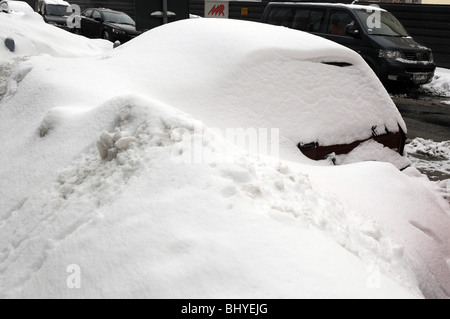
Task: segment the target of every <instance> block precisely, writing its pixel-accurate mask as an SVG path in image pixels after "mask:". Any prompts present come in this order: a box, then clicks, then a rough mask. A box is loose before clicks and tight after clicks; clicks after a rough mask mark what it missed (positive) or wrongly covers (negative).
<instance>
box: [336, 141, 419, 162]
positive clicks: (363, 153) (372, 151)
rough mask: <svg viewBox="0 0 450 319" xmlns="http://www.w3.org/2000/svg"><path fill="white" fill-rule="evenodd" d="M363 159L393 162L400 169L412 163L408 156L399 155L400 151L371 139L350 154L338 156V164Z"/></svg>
mask: <svg viewBox="0 0 450 319" xmlns="http://www.w3.org/2000/svg"><path fill="white" fill-rule="evenodd" d="M361 161H380V162H387V163H392V164H393V165H394V166H395V167H397V168H398V169H403V168H405V167H408V166H409V165H410V164H411V161H410V160H409V159H408V157H407V156H398V153H397V152H395V151H393V150H391V149H390V148H388V147H385V146H383V145H382V144H380V143H378V142H376V141H373V140H369V141H366V142H364V143H361V144H360V145H359V146H358V147H356V148H355V149H354V150H353V151H351V152H350V153H348V154H343V155H338V156H336V164H338V165H342V164H352V163H358V162H361Z"/></svg>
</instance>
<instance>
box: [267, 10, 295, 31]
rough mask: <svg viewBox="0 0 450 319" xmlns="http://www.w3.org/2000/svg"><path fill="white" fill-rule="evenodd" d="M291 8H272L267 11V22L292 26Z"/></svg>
mask: <svg viewBox="0 0 450 319" xmlns="http://www.w3.org/2000/svg"><path fill="white" fill-rule="evenodd" d="M292 20H293V17H292V9H291V8H276V7H275V8H272V10H271V11H270V13H269V18H268V19H267V23H269V24H273V25H281V26H284V27H291V26H292Z"/></svg>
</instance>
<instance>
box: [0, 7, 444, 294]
mask: <svg viewBox="0 0 450 319" xmlns="http://www.w3.org/2000/svg"><path fill="white" fill-rule="evenodd" d="M8 19H12V18H10V17H8V18H5V16H4V15H0V23H3V25H4V24H5V23H6V22H5V21H8V22H9V23H11V21H12V20H8ZM14 23H15V24H17V28H22V29H21V30H22V31H21V32H25V33H28V32H30V33H31V32H32V31H31V30H27V29H26V25H27V23H28V22H24V21H23V20H20V19H15V20H14ZM40 23H41V22H37V21H35V22H33V24H31V25H34V24H36V25H37V26H36V29H38V28H43V29H45V30H46V32H49V33H50V34H52V35H55V36H63V35H62V34H61V33H60V31H56V30H55V29H54V28H52V27H51V26H45V25H44V24H42V25H41V24H40ZM16 32H19V31H16ZM53 32H55V33H53ZM12 36H13V37H14V36H15V35H14V33H13V34H12ZM46 37H47V36H46V35H45V33H43V34H41V33H39V34H37V35H36V38H35V39H33V41H37V42H45V41H44V40H45V39H46ZM16 38H17V37H16ZM66 40H67V41H69V40H70V42H71V43H72V44H73V48H74V50H70V52H67V51H66V53H64V52H65V51H64V50H63V49H62V48H61V47H60V46H65V44H61V43H60V42H59V41H56V42H54V43H51V45H50V46H51V47H50V48H43V47H40V49H42V52H39V50H31V51H27V52H26V53H25V54H26V55H21V54H19V52H20V51H17V52H16V53H14V55H12V53H11V52H9V51H2V52H1V54H0V57H1V58H2V59H3V61H4V63H3V64H2V68H3V69H2V78H1V79H0V93H1V92H3V94H2V96H0V98H1V102H0V135H1V136H2V139H1V141H0V148H1V149H2V152H1V154H0V198H1V201H0V296H1V297H4V298H14V297H33V298H36V297H37V298H45V297H56V298H59V297H75V298H98V297H124V298H303V297H304V298H315V297H317V298H327V297H329V298H420V297H423V296H425V297H436V298H441V297H446V296H448V295H449V291H450V269H449V265H448V260H449V259H450V248H449V243H450V238H449V236H450V235H449V233H448V231H447V230H448V229H449V227H450V221H449V215H450V214H449V208H448V205H447V203H445V201H444V200H443V199H442V198H439V196H438V194H436V193H434V192H433V191H432V187H430V186H429V183H430V182H429V181H428V180H427V179H426V178H425V177H424V176H423V175H421V174H420V173H419V172H418V171H417V170H415V169H413V168H411V169H408V170H407V171H406V172H405V173H403V172H400V171H398V170H397V169H395V168H394V167H393V166H392V165H391V164H386V163H373V162H366V163H359V164H351V165H343V166H340V167H331V166H329V165H328V164H327V163H326V162H325V163H324V162H322V163H315V162H312V161H309V160H307V159H305V158H304V157H302V155H301V154H300V152H299V151H298V149H296V143H297V142H298V141H297V138H298V136H300V135H301V136H306V137H311V138H313V137H317V138H319V139H320V140H321V141H324V142H325V141H328V142H330V143H334V142H336V141H345V140H347V139H352V138H354V137H355V136H356V135H358V136H359V135H360V134H366V133H365V132H366V131H365V127H366V126H365V125H366V124H372V125H374V124H375V125H379V127H380V129H381V128H382V127H384V128H388V129H394V126H395V128H397V129H398V125H399V124H400V125H401V126H404V123H403V121H402V120H401V117H400V115H399V114H398V112H397V111H396V110H395V106H393V104H392V101H391V100H390V99H389V97H388V95H387V93H386V92H385V91H384V90H383V89H382V88H381V85H379V82H377V81H378V80H376V77H375V75H373V74H372V73H370V72H369V71H370V70H369V69H368V67H367V66H366V65H365V64H364V63H363V62H362V60H361V59H360V58H359V57H358V56H357V55H356V54H354V53H352V52H351V51H349V50H347V49H345V48H342V47H340V46H338V45H335V44H333V43H330V42H328V41H326V40H323V39H318V38H316V37H314V36H311V35H306V34H303V33H301V32H295V31H293V30H287V29H283V28H277V27H273V26H267V25H259V24H256V23H249V22H241V21H220V20H219V21H218V20H214V19H213V20H203V19H195V20H192V21H181V22H177V23H172V24H169V25H166V26H164V27H161V28H158V29H155V30H152V31H150V32H148V33H146V34H144V35H143V36H140V37H138V38H136V39H135V40H133V41H131V42H129V43H127V44H126V45H123V46H122V47H120V48H119V49H116V50H114V51H113V50H112V49H111V48H107V47H105V46H104V42H101V41H100V42H99V41H92V42H91V41H90V40H86V39H83V38H80V37H76V36H73V35H70V34H67V39H66ZM77 41H80V50H76V47H77V44H76V43H77ZM62 43H65V42H62ZM18 44H19V43H18ZM84 44H86V46H87V47H89V46H93V50H92V52H90V53H89V54H85V49H86V48H87V47H86V46H84ZM98 52H100V53H99V54H98ZM94 53H97V54H94ZM299 53H302V54H299ZM74 56H75V57H74ZM255 57H256V58H257V59H256V60H254V58H255ZM335 58H340V59H343V60H344V61H347V62H351V64H352V66H349V67H345V68H339V67H336V66H332V65H326V64H322V63H321V62H324V61H328V62H330V61H332V62H335V61H334V59H335ZM299 66H301V67H299ZM316 69H317V74H316V75H314V74H313V75H311V74H307V73H304V72H306V71H308V72H309V73H311V72H312V71H313V70H314V71H315V70H316ZM338 70H339V71H338ZM341 72H343V73H342V74H345V75H346V76H349V77H352V78H353V79H355V80H358V82H354V81H353V82H354V83H358V85H359V87H358V90H351V94H350V95H345V94H343V93H342V92H341V91H342V88H341V89H338V88H336V87H335V84H334V83H335V82H334V79H335V78H334V76H335V75H338V74H341ZM325 74H326V75H327V77H326V79H329V80H330V82H326V83H320V85H318V82H317V81H319V75H322V76H323V75H325ZM361 74H364V75H367V76H366V77H363V78H362V79H361V78H360V75H361ZM305 75H308V76H309V79H311V76H312V78H313V81H316V83H315V85H313V84H311V82H310V81H307V80H306V79H305V78H304V76H305ZM316 76H317V78H315V77H316ZM374 81H375V82H374ZM374 83H375V84H374ZM374 85H375V88H376V86H378V89H374V88H373V86H374ZM321 88H322V89H321ZM328 89H330V90H331V91H328ZM345 89H346V90H348V91H350V87H346V88H345ZM355 99H356V101H357V102H358V103H354V100H355ZM366 99H368V100H371V101H372V103H373V104H370V106H372V107H373V109H370V108H369V110H366V111H365V113H364V114H361V113H360V112H350V106H352V107H353V105H354V104H356V105H360V104H361V105H366V106H368V105H369V104H366V103H368V102H367V101H366ZM352 100H353V101H352ZM294 101H295V102H296V104H295V107H294V106H293V103H294ZM383 103H386V105H387V107H386V108H382V104H383ZM308 105H313V106H314V107H315V108H316V109H318V110H321V112H328V113H331V116H330V117H325V118H324V119H320V118H317V115H316V116H314V115H313V114H312V113H313V112H311V111H309V110H310V108H308V107H307V106H308ZM355 107H358V106H355ZM334 111H336V112H334ZM338 111H339V112H338ZM341 112H342V113H341ZM303 113H304V114H303ZM342 114H346V116H347V117H344V115H342ZM301 115H302V116H301ZM303 115H304V117H303ZM292 119H296V121H292ZM331 119H333V120H331ZM341 120H342V121H344V122H341ZM350 120H351V121H352V123H353V121H354V122H355V127H354V126H353V124H352V125H351V126H350V125H347V123H349V121H350ZM308 121H309V122H308ZM359 121H362V122H363V123H359V124H358V123H357V122H359ZM203 124H206V125H203ZM312 124H314V125H312ZM341 125H342V127H341ZM198 127H201V129H198ZM249 127H250V128H252V127H253V128H273V127H275V128H279V130H280V135H279V138H280V157H281V158H274V157H270V156H267V157H266V156H255V154H251V153H249V152H248V151H246V150H243V149H239V148H236V146H234V145H232V144H230V143H228V142H227V141H226V140H224V139H223V138H222V137H221V136H220V134H217V130H215V129H219V130H223V129H226V128H249ZM213 128H214V129H213ZM324 128H327V129H326V130H325V129H324ZM351 128H352V129H351ZM330 131H331V132H334V133H335V134H334V135H333V134H330V133H329V132H330ZM342 132H345V134H341V133H342ZM347 134H348V135H347ZM198 149H201V150H202V154H211V155H218V156H217V157H214V156H213V158H222V159H224V158H226V161H200V162H198V163H192V162H189V161H186V160H184V159H186V158H189V156H187V157H186V154H192V153H193V152H195V150H198ZM102 158H103V159H102ZM180 159H182V160H180ZM289 160H291V161H289ZM309 164H314V165H309ZM74 272H75V273H74ZM72 275H78V279H79V280H78V281H77V282H76V283H78V284H79V285H72V283H73V282H70V279H72V278H73V277H72Z"/></svg>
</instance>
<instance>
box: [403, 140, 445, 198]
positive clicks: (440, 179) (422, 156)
mask: <svg viewBox="0 0 450 319" xmlns="http://www.w3.org/2000/svg"><path fill="white" fill-rule="evenodd" d="M406 151H407V152H408V154H409V155H410V158H411V161H412V163H413V165H414V167H416V168H418V169H420V170H421V172H423V173H426V174H427V175H428V176H429V177H430V178H431V179H432V180H435V181H436V187H437V191H438V192H440V193H442V195H443V197H444V198H446V199H447V200H448V201H449V202H450V141H443V142H434V141H432V140H427V139H423V138H415V139H413V140H412V141H411V142H410V143H408V144H407V145H406Z"/></svg>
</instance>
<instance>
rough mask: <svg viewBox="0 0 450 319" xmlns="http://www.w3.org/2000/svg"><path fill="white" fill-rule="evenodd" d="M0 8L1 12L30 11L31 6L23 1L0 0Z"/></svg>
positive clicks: (31, 9) (31, 10)
mask: <svg viewBox="0 0 450 319" xmlns="http://www.w3.org/2000/svg"><path fill="white" fill-rule="evenodd" d="M0 10H1V11H3V12H20V13H32V12H34V10H33V8H31V6H30V5H29V4H28V3H26V2H25V1H12V0H4V1H1V2H0Z"/></svg>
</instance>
